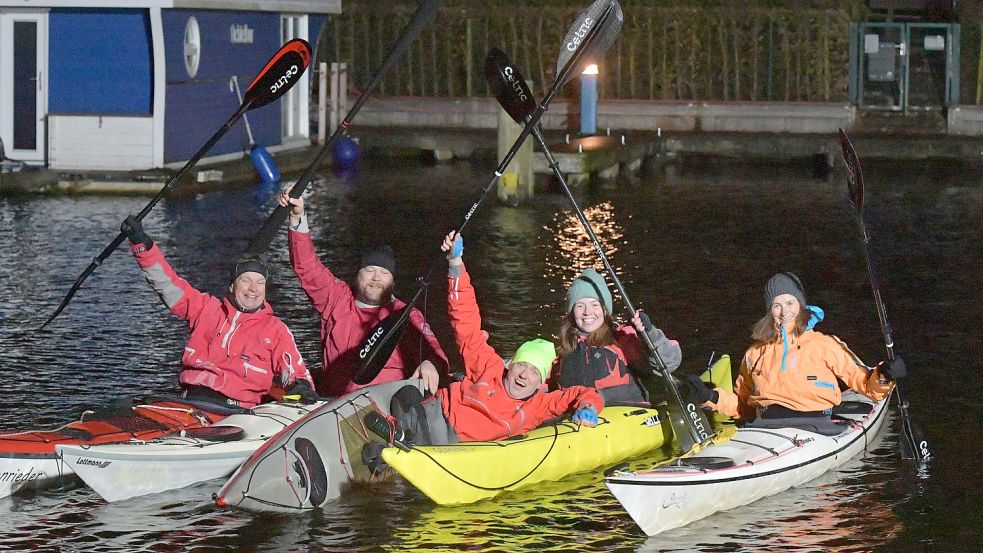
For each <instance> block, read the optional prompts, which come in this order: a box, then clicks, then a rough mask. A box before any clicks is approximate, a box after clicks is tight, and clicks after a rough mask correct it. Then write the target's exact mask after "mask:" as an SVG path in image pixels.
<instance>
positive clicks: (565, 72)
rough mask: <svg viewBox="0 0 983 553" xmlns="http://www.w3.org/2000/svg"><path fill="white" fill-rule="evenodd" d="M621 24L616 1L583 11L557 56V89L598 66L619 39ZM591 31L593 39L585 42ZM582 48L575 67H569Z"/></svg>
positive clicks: (604, 0)
mask: <svg viewBox="0 0 983 553" xmlns="http://www.w3.org/2000/svg"><path fill="white" fill-rule="evenodd" d="M624 22H625V14H624V13H623V12H622V11H621V4H619V3H618V0H596V1H595V2H594V3H593V4H591V5H590V6H588V7H587V9H585V10H584V11H582V12H581V13H580V15H579V16H577V20H576V21H574V23H573V25H572V26H571V27H570V30H569V31H567V36H566V37H564V39H563V47H562V48H561V49H560V56H559V57H558V58H557V60H556V76H557V79H559V80H560V82H559V86H563V85H564V84H565V83H566V82H567V81H569V80H570V79H571V78H573V76H574V75H579V74H580V73H582V72H583V70H584V68H585V67H587V66H588V65H590V64H592V63H598V61H600V59H601V57H602V56H604V53H605V52H607V51H608V48H610V47H611V45H612V44H614V41H615V40H616V39H617V38H618V33H619V32H621V25H622V24H623V23H624ZM595 27H597V30H596V31H594V29H595ZM591 31H594V35H593V38H592V40H589V41H587V40H585V39H586V38H587V36H588V35H589V34H590V33H591ZM581 49H584V52H583V53H582V54H581V55H580V57H578V58H577V61H576V64H575V65H573V66H568V65H569V64H570V62H571V60H572V58H573V57H574V54H576V53H577V52H578V51H579V50H581Z"/></svg>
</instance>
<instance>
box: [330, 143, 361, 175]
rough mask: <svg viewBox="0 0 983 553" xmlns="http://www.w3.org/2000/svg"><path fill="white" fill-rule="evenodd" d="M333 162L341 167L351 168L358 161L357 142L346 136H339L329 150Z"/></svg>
mask: <svg viewBox="0 0 983 553" xmlns="http://www.w3.org/2000/svg"><path fill="white" fill-rule="evenodd" d="M331 154H332V158H333V159H334V162H335V164H336V165H337V166H338V167H340V168H342V169H353V168H354V167H355V164H356V163H358V155H359V152H358V144H356V143H355V141H354V140H352V139H351V138H348V137H347V136H339V137H338V140H337V141H336V142H335V143H334V148H333V149H332V150H331Z"/></svg>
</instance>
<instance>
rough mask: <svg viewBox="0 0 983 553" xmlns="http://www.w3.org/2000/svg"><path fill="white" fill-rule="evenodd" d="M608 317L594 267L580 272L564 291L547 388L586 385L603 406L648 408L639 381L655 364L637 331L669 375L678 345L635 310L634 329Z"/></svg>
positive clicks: (604, 290)
mask: <svg viewBox="0 0 983 553" xmlns="http://www.w3.org/2000/svg"><path fill="white" fill-rule="evenodd" d="M611 313H612V301H611V291H610V290H609V289H608V285H607V283H606V282H605V281H604V277H603V276H601V274H600V273H598V272H597V271H596V270H594V269H586V270H584V272H583V273H581V274H580V276H578V277H577V279H576V280H574V281H573V282H572V283H571V284H570V288H569V289H568V290H567V313H566V315H565V316H564V317H563V321H562V322H561V323H560V330H559V336H560V346H559V348H558V349H559V351H558V353H559V356H558V357H557V361H556V364H555V368H554V370H553V372H552V376H551V378H550V388H551V389H557V388H559V389H562V388H566V387H569V386H592V387H594V388H597V390H598V391H599V392H601V396H603V397H604V402H605V403H607V404H613V403H620V404H629V405H632V404H634V405H648V404H649V395H648V390H647V389H646V386H645V385H644V384H643V383H645V382H648V381H650V380H651V375H652V374H653V373H652V368H653V367H658V366H659V364H658V362H657V361H656V360H655V359H650V358H648V357H647V356H646V355H645V353H644V352H645V351H646V349H645V346H644V345H643V343H642V340H641V339H640V338H639V335H638V333H639V332H645V329H646V328H648V336H649V338H650V339H651V340H652V343H653V344H655V348H656V350H657V351H658V352H659V357H660V358H661V359H662V361H663V363H665V364H666V368H667V369H668V370H669V372H672V371H674V370H676V369H677V368H678V367H679V363H680V361H681V360H682V352H681V350H680V348H679V343H678V342H676V341H675V340H669V339H667V338H666V336H665V334H664V333H663V332H662V331H661V330H659V329H658V328H656V327H655V326H653V325H652V323H651V322H650V321H649V320H648V316H647V315H645V314H644V313H642V312H641V311H640V310H638V311H636V312H635V316H634V317H633V318H632V324H633V325H634V328H632V327H631V326H627V325H617V324H615V323H614V321H613V320H612V319H611ZM653 357H654V356H653Z"/></svg>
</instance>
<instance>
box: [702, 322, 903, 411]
mask: <svg viewBox="0 0 983 553" xmlns="http://www.w3.org/2000/svg"><path fill="white" fill-rule="evenodd" d="M785 343H786V340H785V339H784V338H783V337H779V338H777V339H776V340H774V341H772V342H768V343H756V344H754V345H752V346H751V347H750V348H748V350H747V353H745V354H744V359H743V361H741V370H740V375H739V376H738V377H737V381H736V382H735V383H734V391H733V392H729V391H727V390H723V389H721V388H717V392H718V393H719V394H720V395H719V399H718V400H717V403H716V404H713V403H711V402H707V403H706V404H704V405H705V406H707V407H712V408H714V410H716V411H718V412H720V413H723V414H725V415H729V416H731V417H736V418H742V419H752V418H754V417H755V416H756V415H757V414H758V411H760V410H762V409H767V407H769V406H771V405H781V406H783V407H786V408H788V409H792V410H795V411H826V410H830V409H832V408H833V407H835V406H837V405H839V404H840V401H842V395H841V393H840V386H839V383H838V382H837V379H839V380H842V381H843V382H845V383H846V384H847V386H849V387H851V388H853V389H854V390H856V391H858V392H860V393H862V394H864V395H865V396H867V397H869V398H870V399H872V400H874V401H879V400H881V399H883V398H884V397H885V396H886V395H887V394H888V392H890V391H891V386H892V384H891V383H890V382H889V381H888V380H887V379H886V378H885V377H884V376H883V375H881V372H880V370H879V369H874V370H870V369H869V368H868V367H867V366H866V365H864V364H863V363H862V362H861V361H860V359H859V358H858V357H857V356H856V355H855V354H854V353H853V352H852V351H850V349H849V348H848V347H847V346H846V344H844V343H843V342H842V341H841V340H840V339H839V338H837V337H835V336H828V335H826V334H823V333H822V332H818V331H816V330H811V329H810V330H806V331H805V332H803V333H802V334H801V335H799V336H795V335H794V334H791V333H789V334H787V343H788V347H787V348H786V346H785Z"/></svg>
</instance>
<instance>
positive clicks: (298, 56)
mask: <svg viewBox="0 0 983 553" xmlns="http://www.w3.org/2000/svg"><path fill="white" fill-rule="evenodd" d="M310 63H311V45H310V44H308V43H307V41H306V40H303V39H300V38H295V39H293V40H291V41H290V42H287V43H286V44H284V45H283V47H282V48H280V50H279V51H278V52H277V53H276V54H274V55H273V57H272V58H270V61H269V62H267V64H266V67H264V68H263V70H262V71H260V72H259V75H257V76H256V78H255V79H253V82H251V83H249V88H247V89H246V94H245V96H244V97H243V99H242V105H244V106H249V108H248V109H254V108H258V107H260V106H265V105H266V104H269V103H270V102H272V101H274V100H276V99H277V98H279V97H280V96H283V95H284V94H286V93H287V91H288V90H290V88H291V87H292V86H294V85H295V84H297V81H299V80H300V77H301V75H303V74H304V71H306V70H307V66H308V65H310Z"/></svg>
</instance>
